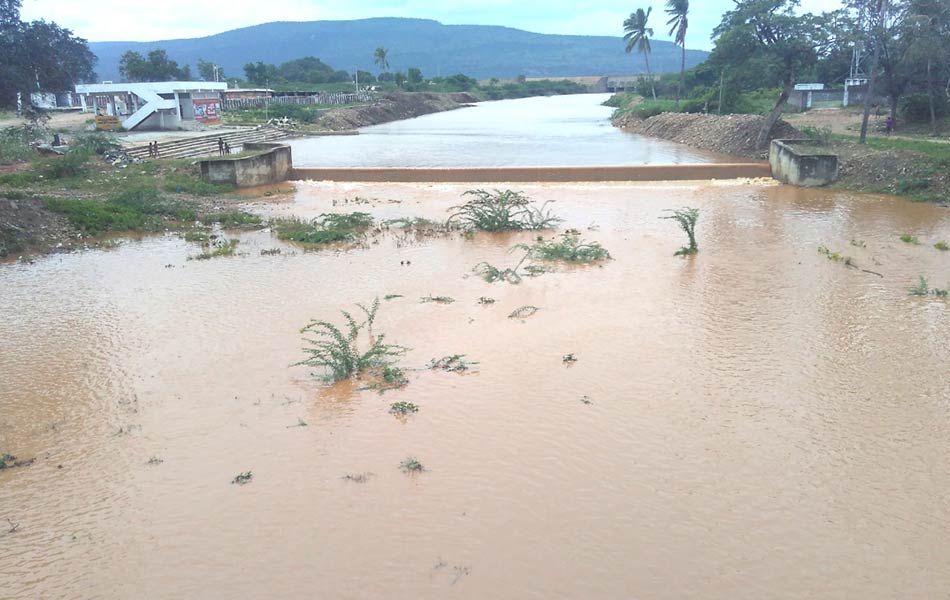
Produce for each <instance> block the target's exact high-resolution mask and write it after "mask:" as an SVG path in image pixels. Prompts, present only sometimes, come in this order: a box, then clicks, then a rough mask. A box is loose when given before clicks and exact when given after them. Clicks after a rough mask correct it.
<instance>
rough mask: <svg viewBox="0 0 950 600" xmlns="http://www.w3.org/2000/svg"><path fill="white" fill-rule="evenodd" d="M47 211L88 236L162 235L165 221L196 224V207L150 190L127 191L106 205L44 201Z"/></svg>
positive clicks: (96, 201) (59, 199) (86, 201)
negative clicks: (108, 233) (118, 233)
mask: <svg viewBox="0 0 950 600" xmlns="http://www.w3.org/2000/svg"><path fill="white" fill-rule="evenodd" d="M44 205H45V207H46V208H47V209H48V210H51V211H53V212H56V213H60V214H62V215H64V216H65V217H66V218H67V219H68V220H69V222H70V224H72V225H73V226H74V227H76V228H77V229H79V230H81V231H83V232H84V233H86V234H89V235H97V234H100V233H105V232H107V231H159V230H161V229H164V228H165V226H166V220H172V221H175V222H188V221H194V219H195V216H196V215H195V210H194V207H193V206H192V205H190V204H188V203H184V202H173V201H168V200H166V199H164V198H162V197H161V196H160V195H159V193H158V190H156V189H155V188H154V187H150V186H136V187H131V188H128V189H125V190H123V191H121V192H119V193H117V194H115V195H113V196H112V197H110V198H109V199H107V200H106V201H104V202H103V201H99V200H83V199H78V198H50V199H47V200H44Z"/></svg>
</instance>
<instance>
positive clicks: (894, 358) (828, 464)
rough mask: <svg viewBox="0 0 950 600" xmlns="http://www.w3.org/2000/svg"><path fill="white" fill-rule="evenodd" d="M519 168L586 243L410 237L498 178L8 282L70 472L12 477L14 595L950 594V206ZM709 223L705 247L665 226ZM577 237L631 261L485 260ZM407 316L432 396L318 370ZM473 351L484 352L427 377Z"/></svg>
mask: <svg viewBox="0 0 950 600" xmlns="http://www.w3.org/2000/svg"><path fill="white" fill-rule="evenodd" d="M295 152H296V149H295ZM499 185H501V186H503V187H512V188H513V189H517V190H520V191H522V192H524V193H525V194H526V195H527V196H528V197H530V198H532V199H534V200H536V201H537V202H539V203H541V202H546V201H551V203H550V204H549V205H548V208H549V209H550V210H551V211H552V212H553V213H554V214H555V215H556V216H558V217H559V218H561V219H563V221H562V222H561V223H559V224H558V230H557V231H541V232H539V231H523V232H508V233H476V234H474V235H464V234H462V233H460V232H449V233H446V234H444V235H442V234H440V235H425V234H420V235H415V234H407V233H405V232H404V231H401V230H399V229H398V227H396V226H395V225H392V226H388V227H387V226H385V225H382V223H383V222H385V221H387V220H393V219H418V218H421V219H429V220H432V221H440V220H444V219H445V218H446V217H447V216H448V215H449V214H451V213H452V207H453V206H455V205H457V204H458V203H459V202H460V198H461V197H462V194H463V193H464V192H465V191H467V190H468V189H469V188H471V187H474V186H471V185H464V184H454V183H444V182H443V183H438V182H437V183H411V184H410V183H372V182H358V183H343V182H313V181H303V182H297V183H296V184H295V186H296V190H295V191H294V192H293V193H292V194H284V195H280V194H278V195H274V196H272V197H269V198H266V199H263V198H262V199H257V200H250V201H249V205H248V207H247V208H248V209H250V210H253V211H256V212H259V213H262V214H263V215H265V216H267V217H298V218H300V219H304V220H309V219H313V218H315V217H318V216H319V215H322V214H325V213H349V212H353V211H360V212H366V213H369V214H371V215H372V217H373V218H374V219H375V220H376V222H377V223H380V224H381V225H380V227H379V228H378V229H375V228H374V229H373V230H372V231H370V232H369V234H368V235H367V237H366V238H365V239H362V240H360V241H358V242H357V243H353V244H343V245H337V246H332V247H329V248H324V249H319V250H307V249H305V248H303V247H301V246H298V245H295V244H292V243H286V242H281V241H280V240H278V239H277V237H276V236H274V235H273V234H272V232H271V231H269V230H260V231H249V232H226V235H227V236H228V237H233V238H235V239H237V240H239V244H238V245H237V252H236V254H235V255H234V256H230V257H219V258H213V259H210V260H203V261H195V260H188V257H189V256H193V255H195V254H196V253H197V252H199V251H200V247H199V246H198V245H197V244H195V243H191V242H187V241H185V240H184V239H182V238H179V237H177V236H174V235H164V236H161V235H160V236H151V237H144V238H141V239H135V240H125V241H123V242H122V243H121V244H119V245H118V247H117V248H115V249H112V250H91V251H86V252H80V253H75V254H67V255H50V256H46V257H41V258H38V259H36V261H35V263H34V264H25V263H6V264H0V454H2V453H4V452H10V453H12V454H16V455H17V456H19V457H21V458H29V457H35V458H36V461H35V463H34V464H32V465H30V466H28V467H22V468H13V469H2V470H0V597H3V598H11V599H15V600H21V599H23V600H26V599H31V600H32V599H33V598H47V597H51V598H66V599H72V598H77V599H78V598H89V597H102V598H156V599H165V598H168V599H172V598H175V599H178V598H202V597H222V598H269V597H279V598H360V599H370V600H374V599H389V598H420V599H430V598H431V599H442V598H460V599H469V598H471V599H482V598H545V599H548V598H564V599H569V598H570V599H573V598H589V599H595V600H599V599H605V600H606V599H614V598H629V597H636V598H650V599H659V600H667V599H669V600H674V599H675V600H680V599H682V598H713V599H729V600H759V599H761V598H782V599H789V600H791V599H799V598H822V599H830V600H851V599H853V598H862V599H871V600H885V599H891V598H912V599H918V598H919V599H929V598H940V597H943V596H944V595H945V594H946V590H948V589H950V565H948V563H947V560H946V556H947V555H948V553H950V465H948V462H947V460H946V456H947V455H948V453H950V379H948V378H947V377H945V376H944V373H945V371H946V364H947V362H948V361H950V346H948V344H947V340H948V339H950V303H948V301H947V299H946V298H942V297H938V296H936V295H929V296H921V297H915V296H910V295H909V294H908V288H909V287H910V286H912V285H913V284H915V283H916V282H917V280H918V277H920V276H925V277H926V278H927V279H928V281H929V282H930V283H931V285H933V286H939V287H941V288H944V287H950V284H948V283H947V282H950V257H948V254H950V253H947V252H941V251H940V250H938V249H936V248H934V247H933V243H934V242H935V241H937V240H950V212H948V211H947V210H946V209H942V208H940V207H937V206H933V205H926V204H915V203H909V202H906V201H903V200H901V199H898V198H892V197H886V196H862V195H855V194H850V193H842V192H835V191H828V190H823V189H800V188H794V187H789V186H783V185H779V184H777V183H775V182H771V181H769V182H767V181H761V180H757V181H748V180H746V181H738V180H733V181H714V182H662V183H661V182H654V183H636V184H632V183H583V184H576V183H519V184H517V185H514V184H510V185H508V184H499ZM283 187H287V184H284V186H283ZM486 187H489V186H486ZM683 206H692V207H696V208H698V209H699V211H700V213H699V214H700V218H699V222H698V226H697V238H698V243H699V253H698V254H696V255H694V256H690V257H686V258H679V257H674V256H673V252H674V251H675V250H676V249H677V248H679V247H680V246H682V245H683V243H684V242H685V238H684V236H683V234H682V232H681V231H680V230H679V229H678V228H677V227H676V225H675V224H674V223H673V222H671V221H667V220H661V219H660V218H659V217H661V216H664V215H666V214H668V213H666V212H665V211H666V210H667V209H670V208H678V207H683ZM569 229H574V230H577V232H578V233H579V235H580V236H581V237H582V238H583V239H585V240H591V241H597V242H599V243H600V244H602V245H603V246H604V247H605V248H606V249H607V250H609V252H610V254H611V256H612V259H611V260H608V261H604V262H602V263H599V264H597V265H592V266H573V267H572V266H561V265H558V266H553V267H552V270H551V271H550V272H546V273H544V274H542V275H540V276H538V277H525V278H524V280H523V281H522V282H521V283H520V284H518V285H514V284H509V283H503V282H500V283H488V282H486V281H484V280H483V279H481V278H480V277H478V276H476V275H475V274H474V273H473V267H475V265H477V264H479V263H481V262H487V263H490V264H492V265H496V266H498V267H510V266H513V265H514V263H516V262H517V261H518V259H519V255H518V253H517V252H512V250H511V249H512V247H514V246H516V245H518V244H531V243H534V242H535V240H536V236H538V235H541V236H544V237H545V238H552V237H553V236H555V235H557V234H559V233H562V232H564V231H567V230H569ZM901 234H910V235H913V236H916V237H917V238H918V239H919V240H920V242H921V243H920V244H919V245H911V244H907V243H904V242H902V241H901V240H900V239H899V236H900V235H901ZM819 247H825V248H828V249H830V250H831V251H834V252H840V253H841V254H842V255H844V256H848V257H850V258H851V260H850V261H847V262H845V261H844V260H838V261H835V260H830V259H829V257H828V256H827V255H826V254H821V253H819V252H818V248H819ZM858 267H860V268H866V269H867V270H869V271H870V270H873V271H875V272H877V273H879V274H880V275H881V276H877V275H872V274H869V273H867V272H864V271H861V270H860V269H859V268H858ZM441 296H444V297H447V298H451V299H453V300H454V302H451V303H444V304H443V303H436V302H423V301H422V299H423V298H430V297H441ZM375 297H379V298H380V299H383V298H386V299H384V300H382V302H381V308H380V309H379V313H378V315H377V318H376V320H375V322H374V325H373V327H374V333H377V334H385V337H386V340H387V342H391V343H396V344H402V345H405V346H407V347H409V348H410V349H411V350H410V351H409V352H408V353H407V354H406V355H405V356H404V357H402V359H401V360H400V366H402V367H403V368H404V369H405V372H406V375H407V377H408V379H409V383H408V385H407V386H406V387H405V388H403V389H398V390H392V391H388V392H386V393H385V394H379V393H377V392H376V391H373V390H367V389H362V388H363V386H364V384H365V382H342V383H338V384H334V385H329V386H326V385H322V384H321V383H320V382H319V381H317V380H315V379H314V378H313V377H312V376H311V373H310V370H309V369H308V368H305V367H300V366H289V365H292V364H293V363H295V362H297V361H298V360H300V359H302V358H303V356H302V353H301V346H302V345H304V342H303V341H302V340H301V336H300V328H301V327H302V326H304V325H306V324H307V323H308V322H309V321H310V320H311V319H314V318H316V319H328V320H331V321H333V322H335V323H337V324H340V325H342V319H341V317H340V313H339V311H340V309H347V310H352V309H354V308H355V303H357V302H362V303H369V302H372V300H373V298H375ZM487 298H490V299H492V300H493V302H486V301H485V299H487ZM526 306H532V307H536V308H537V309H538V310H537V311H536V312H535V313H534V314H531V315H530V316H522V317H520V318H512V317H511V315H516V316H517V315H526V314H527V313H526V312H520V313H519V312H518V311H519V309H520V308H523V307H526ZM455 354H464V355H465V356H466V358H467V359H468V360H470V361H477V362H478V365H477V366H476V367H475V368H473V369H472V371H471V372H467V373H463V374H459V373H452V372H445V371H436V370H432V369H429V368H427V365H428V364H429V362H430V361H431V360H432V359H436V358H440V357H444V356H450V355H455ZM568 355H570V356H571V357H572V358H573V359H574V360H573V361H568V360H565V357H567V356H568ZM396 402H406V403H412V404H414V405H416V406H418V412H416V413H413V414H410V415H408V416H402V417H397V416H394V415H392V414H390V412H389V410H390V405H391V404H392V403H396ZM410 456H412V457H416V458H417V459H418V460H419V461H420V462H421V463H422V464H423V465H424V466H425V471H424V472H421V473H416V474H407V473H404V472H402V471H401V470H400V463H401V462H402V461H404V460H406V459H407V457H410ZM244 473H251V474H252V478H251V479H250V482H249V483H247V484H246V485H237V484H233V483H232V481H234V480H235V478H236V476H238V475H239V474H244ZM7 519H9V523H8V521H7ZM13 525H16V528H15V529H14V528H13ZM8 531H9V532H8Z"/></svg>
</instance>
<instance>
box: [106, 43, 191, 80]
mask: <svg viewBox="0 0 950 600" xmlns="http://www.w3.org/2000/svg"><path fill="white" fill-rule="evenodd" d="M119 73H120V74H121V75H122V76H123V77H125V78H126V79H127V80H128V81H131V82H137V81H173V80H175V79H186V80H187V79H191V66H190V65H185V66H184V67H179V66H178V63H177V62H175V61H174V60H172V59H170V58H168V54H167V53H166V52H165V51H164V50H152V51H151V52H149V53H148V56H146V57H143V56H142V55H141V54H139V53H138V52H134V51H132V50H129V51H128V52H126V53H124V54H123V55H122V57H121V58H120V59H119Z"/></svg>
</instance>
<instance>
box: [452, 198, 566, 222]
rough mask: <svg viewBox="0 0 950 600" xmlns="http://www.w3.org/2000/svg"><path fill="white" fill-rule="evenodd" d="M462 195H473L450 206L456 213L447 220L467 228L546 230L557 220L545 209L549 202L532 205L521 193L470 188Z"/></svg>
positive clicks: (557, 220)
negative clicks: (460, 202) (469, 198)
mask: <svg viewBox="0 0 950 600" xmlns="http://www.w3.org/2000/svg"><path fill="white" fill-rule="evenodd" d="M463 196H472V199H471V200H468V201H467V202H465V203H464V204H461V205H459V206H453V207H452V208H451V209H449V210H453V211H455V212H453V213H452V215H451V216H450V217H449V219H448V222H449V223H451V222H452V221H456V220H457V221H459V222H461V223H462V224H463V225H465V226H466V227H469V228H471V229H478V230H481V231H520V230H523V229H548V228H550V227H552V226H554V225H555V224H556V223H558V222H559V221H560V219H558V218H557V217H555V216H554V215H552V214H551V213H550V212H546V211H545V207H546V206H547V205H548V204H549V203H548V202H545V203H544V204H542V205H541V207H540V208H539V207H535V206H532V203H533V201H532V200H530V199H529V198H528V197H527V196H525V195H524V194H522V193H521V192H515V191H512V190H504V191H501V190H494V191H493V192H488V191H486V190H469V191H467V192H465V193H464V194H463Z"/></svg>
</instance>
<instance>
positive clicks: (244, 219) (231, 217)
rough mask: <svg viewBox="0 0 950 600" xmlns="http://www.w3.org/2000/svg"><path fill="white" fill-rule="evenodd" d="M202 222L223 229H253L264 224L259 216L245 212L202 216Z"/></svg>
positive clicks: (238, 211) (234, 211)
mask: <svg viewBox="0 0 950 600" xmlns="http://www.w3.org/2000/svg"><path fill="white" fill-rule="evenodd" d="M200 220H201V222H202V223H203V224H204V225H212V224H214V223H217V224H218V225H220V226H221V228H222V229H242V228H253V227H258V226H260V225H261V223H262V220H261V218H260V217H259V216H258V215H255V214H252V213H249V212H245V211H243V210H232V211H227V212H220V213H210V214H207V215H202V217H201V219H200Z"/></svg>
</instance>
